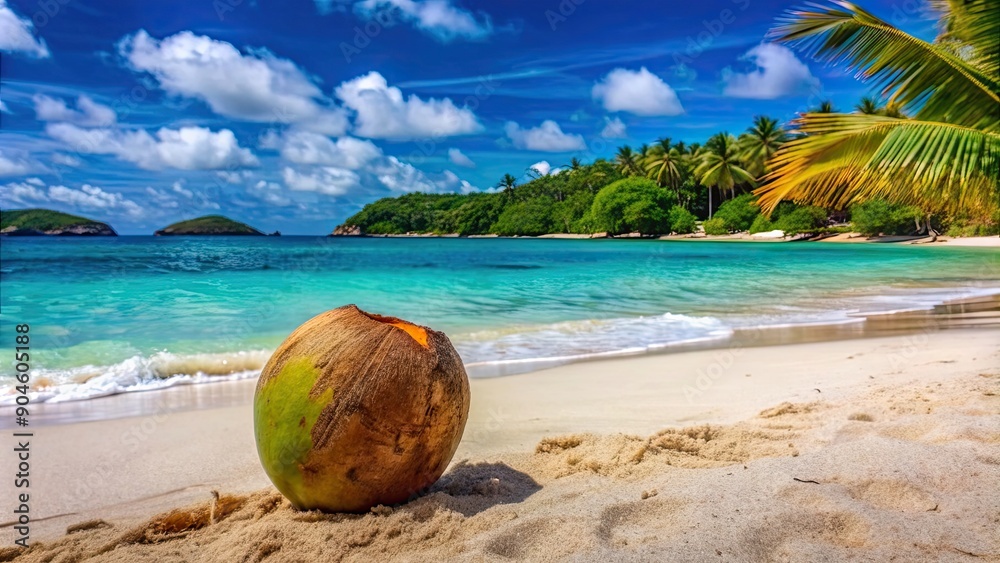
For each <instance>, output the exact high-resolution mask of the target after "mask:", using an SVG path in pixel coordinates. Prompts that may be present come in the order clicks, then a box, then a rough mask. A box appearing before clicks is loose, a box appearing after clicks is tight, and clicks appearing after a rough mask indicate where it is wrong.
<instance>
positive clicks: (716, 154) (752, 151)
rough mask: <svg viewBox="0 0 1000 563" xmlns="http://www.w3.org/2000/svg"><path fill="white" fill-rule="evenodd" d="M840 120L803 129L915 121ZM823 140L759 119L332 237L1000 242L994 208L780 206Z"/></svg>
mask: <svg viewBox="0 0 1000 563" xmlns="http://www.w3.org/2000/svg"><path fill="white" fill-rule="evenodd" d="M835 112H836V108H833V107H832V105H831V104H830V103H829V102H824V103H822V104H821V105H820V106H819V107H817V108H815V110H814V112H812V113H808V114H805V115H804V116H801V117H800V118H798V119H797V120H795V121H794V122H793V125H794V126H797V127H801V126H802V125H803V124H805V123H806V122H809V123H811V122H812V120H816V119H821V120H822V119H831V116H840V118H841V119H846V120H850V121H856V120H865V119H870V120H871V121H872V122H873V124H874V125H881V124H883V123H885V122H886V120H890V121H900V122H906V125H909V123H908V122H911V121H915V120H914V119H911V118H908V117H906V116H905V115H904V114H903V112H902V111H901V110H900V109H899V108H898V107H896V106H894V105H892V104H888V105H879V104H878V103H877V102H876V100H875V99H874V98H871V97H865V98H863V99H861V100H860V101H859V103H858V104H857V106H856V107H855V108H853V110H852V111H851V112H850V113H845V114H838V113H835ZM817 138H819V137H818V136H816V135H815V134H811V133H803V132H801V131H800V130H793V131H790V130H786V129H785V128H784V127H782V126H781V125H780V123H779V122H778V120H777V119H774V118H771V117H767V116H757V117H755V118H754V120H753V123H752V124H751V125H750V126H749V127H748V128H747V130H746V131H745V132H743V133H742V134H740V135H739V136H738V137H737V136H734V135H731V134H729V133H726V132H721V133H717V134H715V135H713V136H712V137H710V138H708V139H707V140H706V141H705V142H704V143H703V144H702V143H691V144H687V143H684V142H682V141H677V142H674V141H672V140H671V139H670V138H666V137H664V138H660V139H657V140H656V141H654V142H653V143H652V144H644V145H642V146H640V147H638V148H633V147H630V146H628V145H625V146H622V147H620V148H618V150H617V154H616V155H615V157H614V159H613V160H607V159H596V160H595V161H594V162H592V163H589V164H585V163H583V162H581V161H580V160H579V159H577V158H573V159H571V160H570V161H569V162H568V163H566V164H565V165H564V166H561V167H559V168H556V169H555V170H554V171H553V172H551V173H549V174H545V175H543V174H541V173H540V172H539V171H538V170H536V169H534V168H531V169H528V170H527V172H526V173H525V176H526V177H527V178H528V181H526V182H524V183H523V184H520V185H518V183H517V182H518V181H517V178H516V177H515V176H514V175H512V174H506V175H505V176H504V177H503V178H502V179H501V181H500V182H499V183H498V184H497V186H496V187H495V189H494V190H493V191H491V192H487V193H483V192H474V193H469V194H430V193H411V194H406V195H402V196H399V197H395V198H383V199H380V200H378V201H375V202H373V203H370V204H368V205H366V206H365V207H364V208H363V209H362V210H361V211H359V212H358V213H356V214H354V215H352V216H351V217H349V218H348V219H347V220H345V221H344V224H342V225H338V226H337V228H336V229H335V230H334V232H333V233H332V234H333V235H334V236H358V235H403V234H436V235H444V234H457V235H459V236H474V235H498V236H539V235H546V234H556V233H566V234H582V235H592V234H595V233H604V234H607V235H610V236H614V235H622V234H628V233H640V234H642V235H667V234H676V235H688V234H692V233H696V232H704V233H705V234H706V235H728V234H731V233H739V232H744V233H749V234H751V235H753V234H757V233H764V232H773V231H781V235H782V236H791V235H799V234H817V235H820V234H832V233H838V232H857V233H861V234H863V235H866V236H875V235H935V234H938V233H940V234H947V235H950V236H988V235H997V234H1000V212H998V210H997V209H998V208H997V207H996V206H995V205H989V204H988V203H987V204H986V205H983V206H978V207H972V206H951V205H949V204H948V202H947V201H933V200H930V199H928V200H924V201H922V200H919V199H912V198H911V199H906V198H894V197H892V194H891V193H885V192H880V191H874V190H872V191H871V193H870V194H869V193H864V194H859V195H858V197H855V198H846V199H843V200H840V201H834V200H825V199H823V198H822V197H820V196H821V193H816V194H813V193H808V192H802V193H793V194H790V196H787V195H782V197H781V198H780V199H779V198H776V197H775V194H776V190H778V189H779V188H775V187H774V186H775V185H781V184H775V182H776V181H777V180H778V179H780V178H781V177H782V174H785V173H786V170H787V168H788V167H789V165H788V164H787V163H786V164H785V165H784V168H783V169H776V167H775V163H777V162H786V161H787V158H788V157H787V154H788V153H789V152H790V151H801V150H802V149H801V146H802V144H803V142H804V141H810V142H812V141H813V140H815V139H817ZM782 159H785V160H782ZM769 182H770V183H769ZM786 183H787V181H786ZM761 186H763V187H761ZM781 189H783V188H781Z"/></svg>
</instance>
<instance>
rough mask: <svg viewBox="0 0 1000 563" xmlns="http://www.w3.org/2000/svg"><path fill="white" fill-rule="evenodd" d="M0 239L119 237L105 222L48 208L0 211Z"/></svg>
mask: <svg viewBox="0 0 1000 563" xmlns="http://www.w3.org/2000/svg"><path fill="white" fill-rule="evenodd" d="M0 235H2V236H106V237H114V236H118V233H116V232H115V230H114V229H112V228H111V226H110V225H108V224H107V223H101V222H100V221H94V220H92V219H87V218H85V217H77V216H76V215H70V214H68V213H61V212H59V211H52V210H50V209H14V210H7V211H0Z"/></svg>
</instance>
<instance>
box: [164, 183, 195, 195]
mask: <svg viewBox="0 0 1000 563" xmlns="http://www.w3.org/2000/svg"><path fill="white" fill-rule="evenodd" d="M170 189H171V190H173V191H174V193H175V194H180V195H182V196H184V197H186V198H188V199H191V198H193V197H194V192H192V191H191V190H189V189H187V188H185V187H184V182H183V181H182V180H178V181H176V182H174V183H173V185H172V186H170Z"/></svg>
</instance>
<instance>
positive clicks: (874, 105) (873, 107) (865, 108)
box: [854, 96, 882, 115]
mask: <svg viewBox="0 0 1000 563" xmlns="http://www.w3.org/2000/svg"><path fill="white" fill-rule="evenodd" d="M854 109H855V110H856V111H857V112H858V113H863V114H865V115H881V113H882V108H880V107H879V105H878V102H876V101H875V98H873V97H871V96H865V97H864V98H861V101H860V102H858V105H856V106H854Z"/></svg>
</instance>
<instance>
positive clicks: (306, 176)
mask: <svg viewBox="0 0 1000 563" xmlns="http://www.w3.org/2000/svg"><path fill="white" fill-rule="evenodd" d="M281 177H282V179H283V180H284V181H285V185H286V186H288V188H289V189H292V190H295V191H299V192H317V193H321V194H325V195H333V196H337V195H344V194H346V193H348V192H350V191H351V190H353V189H355V188H357V187H358V186H359V182H360V178H359V177H358V175H357V173H355V172H354V171H352V170H347V169H344V168H337V167H334V166H322V167H319V168H316V169H314V170H311V171H309V172H300V171H297V170H295V169H293V168H291V167H288V166H286V167H285V169H284V170H282V171H281Z"/></svg>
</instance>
